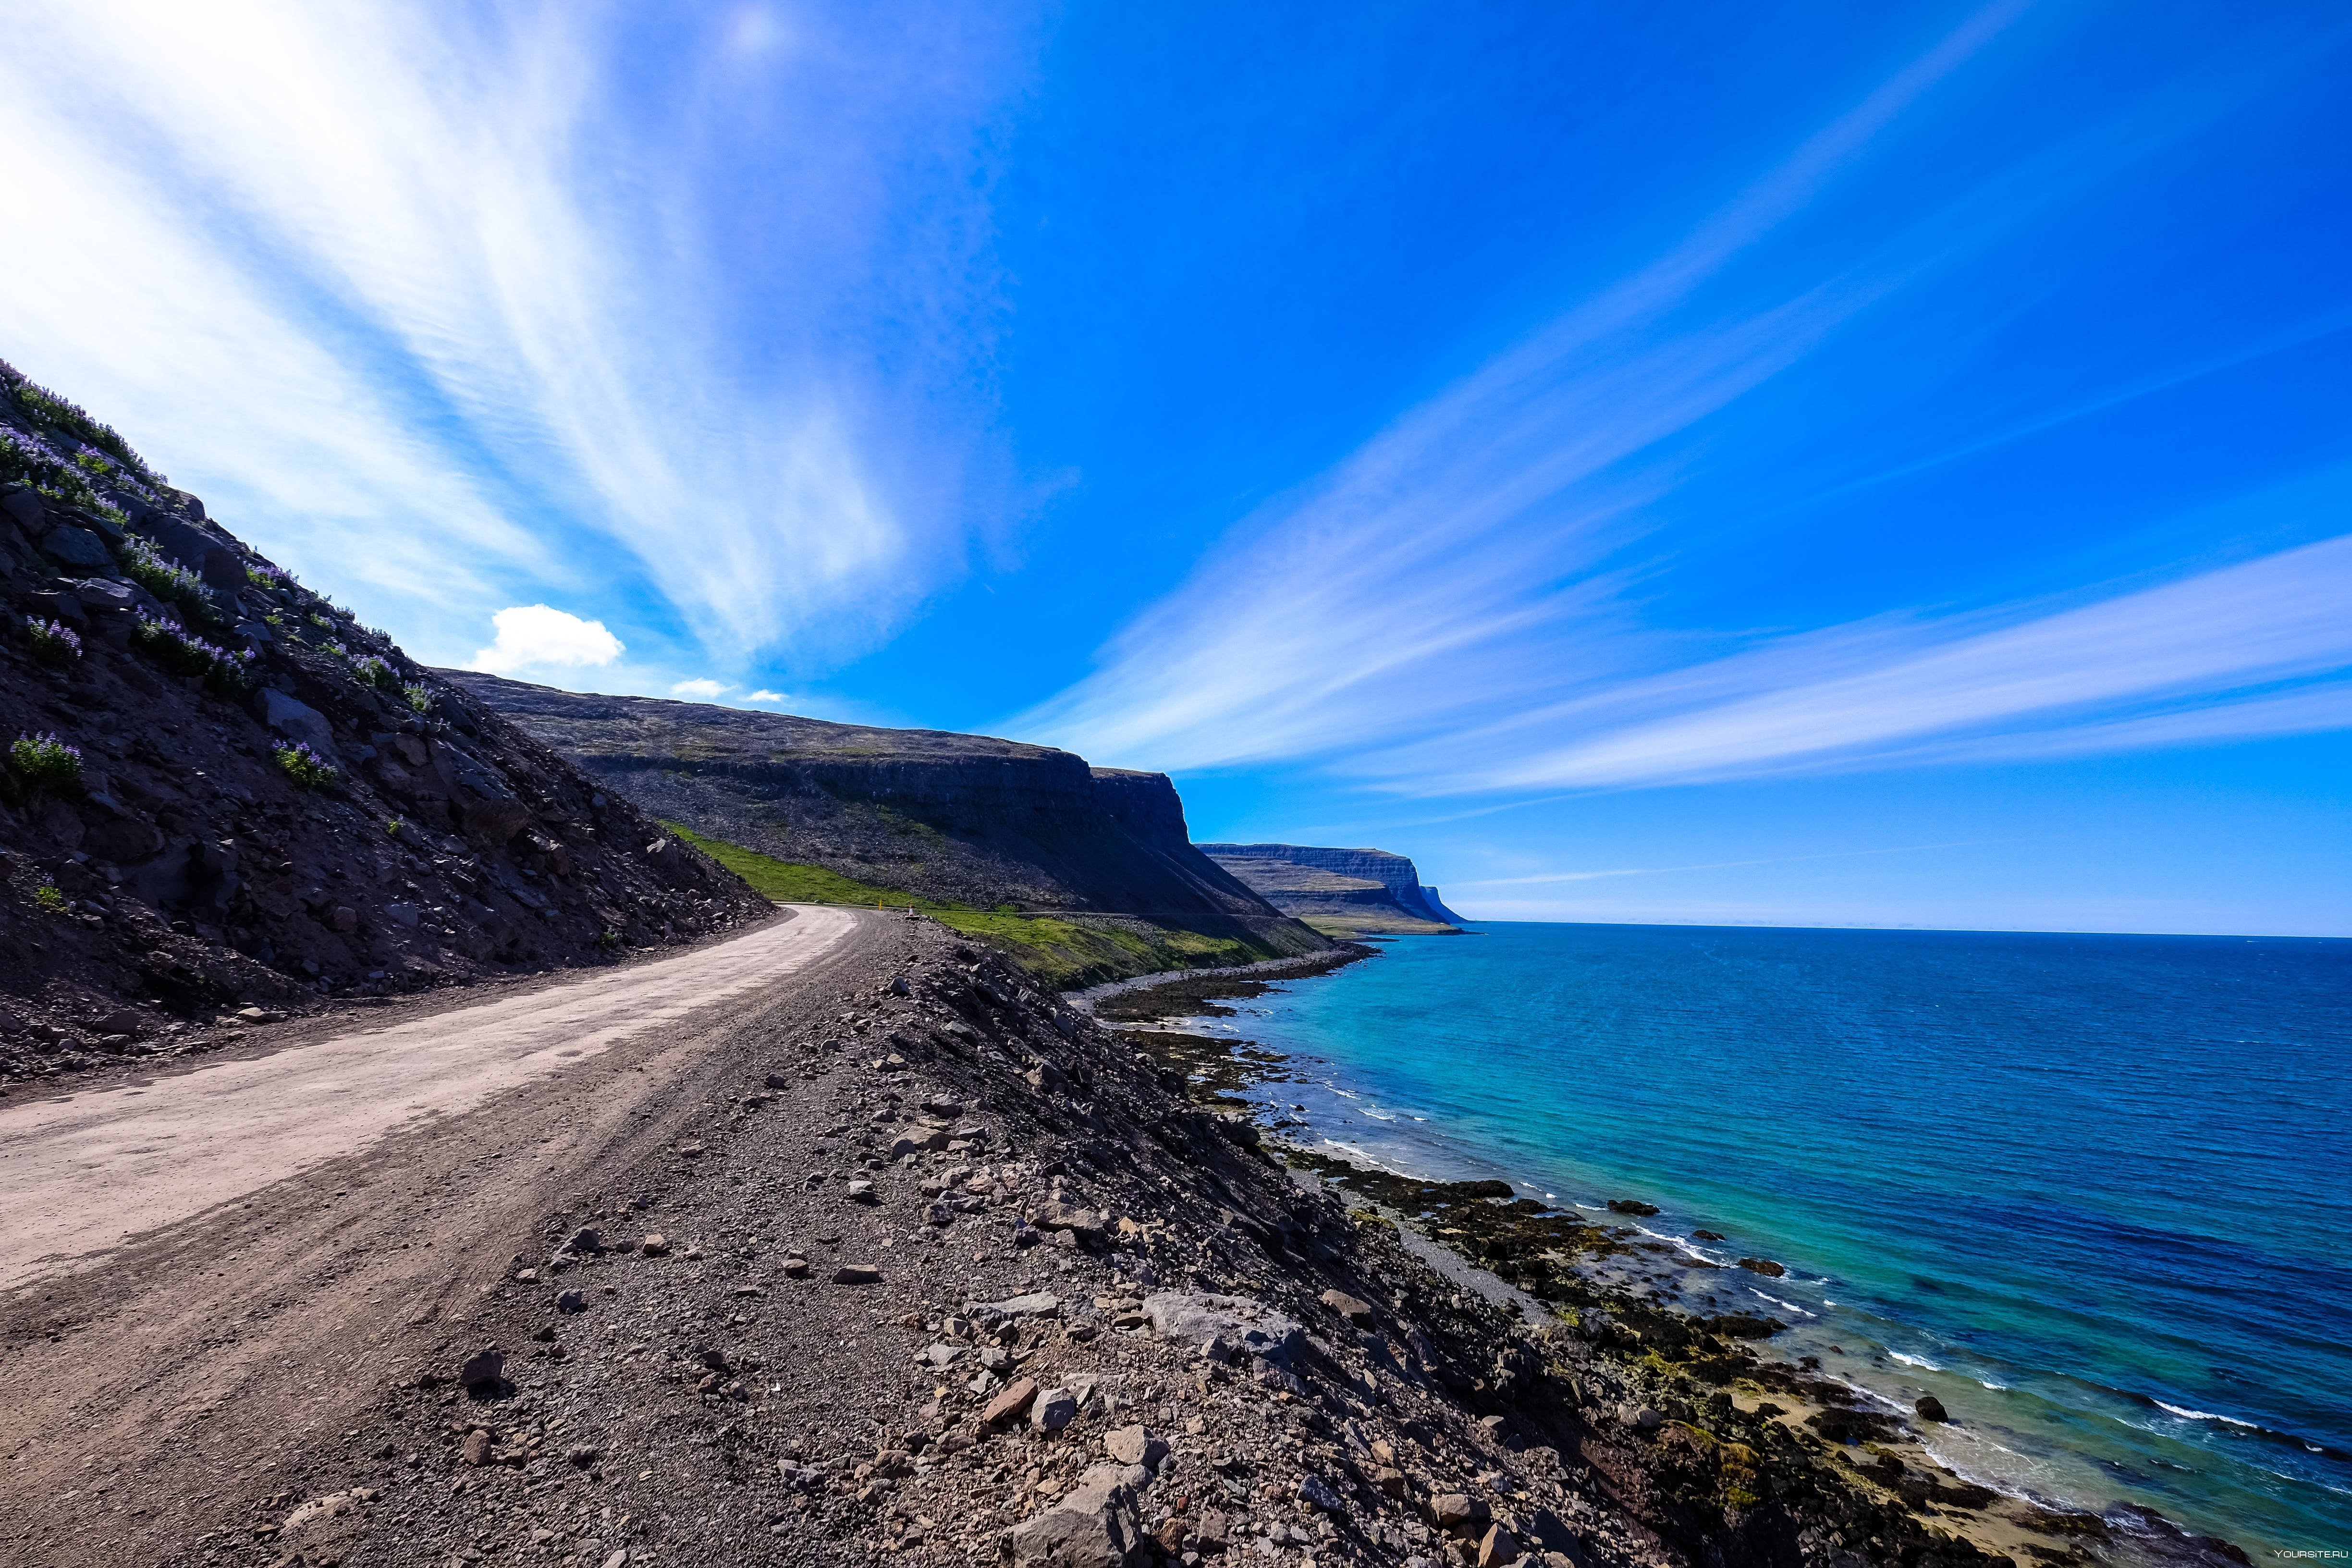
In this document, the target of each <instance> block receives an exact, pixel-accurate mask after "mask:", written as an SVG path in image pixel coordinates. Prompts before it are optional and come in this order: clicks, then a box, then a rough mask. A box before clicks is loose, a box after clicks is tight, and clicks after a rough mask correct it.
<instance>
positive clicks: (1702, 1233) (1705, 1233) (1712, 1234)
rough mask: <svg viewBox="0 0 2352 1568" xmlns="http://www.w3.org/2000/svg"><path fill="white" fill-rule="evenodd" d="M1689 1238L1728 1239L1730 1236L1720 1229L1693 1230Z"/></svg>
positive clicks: (1704, 1239)
mask: <svg viewBox="0 0 2352 1568" xmlns="http://www.w3.org/2000/svg"><path fill="white" fill-rule="evenodd" d="M1691 1239H1692V1240H1693V1241H1728V1240H1730V1239H1731V1238H1730V1237H1727V1236H1725V1235H1724V1234H1723V1233H1722V1232H1720V1231H1713V1230H1695V1231H1693V1232H1691Z"/></svg>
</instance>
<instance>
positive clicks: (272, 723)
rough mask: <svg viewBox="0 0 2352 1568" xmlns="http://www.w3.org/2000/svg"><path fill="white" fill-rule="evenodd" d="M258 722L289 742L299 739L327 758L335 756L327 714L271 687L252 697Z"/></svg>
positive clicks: (333, 740)
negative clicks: (257, 713) (257, 711)
mask: <svg viewBox="0 0 2352 1568" xmlns="http://www.w3.org/2000/svg"><path fill="white" fill-rule="evenodd" d="M254 705H255V707H256V708H257V709H258V710H259V711H260V714H261V721H262V722H263V723H265V724H267V725H268V726H269V727H270V728H271V729H273V730H275V731H278V733H279V734H281V735H283V736H285V737H286V738H287V739H288V740H289V741H299V742H303V743H304V744H306V745H308V746H309V747H310V749H311V750H312V751H314V752H318V753H319V754H320V756H322V757H325V758H328V759H329V760H330V761H331V760H333V759H334V756H335V731H334V728H333V726H331V725H330V724H329V723H328V722H327V716H326V715H325V714H323V713H321V712H320V711H319V710H317V709H316V708H313V707H311V706H310V704H309V703H307V702H299V701H297V700H295V699H293V698H292V697H289V696H288V695H287V694H286V693H285V692H283V691H280V690H278V689H277V688H276V687H274V686H265V687H263V688H262V689H260V691H258V692H257V693H256V694H255V696H254Z"/></svg>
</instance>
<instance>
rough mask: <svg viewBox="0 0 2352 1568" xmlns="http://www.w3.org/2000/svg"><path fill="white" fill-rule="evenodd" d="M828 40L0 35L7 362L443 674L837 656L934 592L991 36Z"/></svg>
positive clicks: (1007, 70) (119, 15) (571, 11)
mask: <svg viewBox="0 0 2352 1568" xmlns="http://www.w3.org/2000/svg"><path fill="white" fill-rule="evenodd" d="M844 15H845V14H844ZM844 15H835V16H818V15H814V14H811V13H805V12H801V11H788V10H787V9H785V8H783V7H781V6H770V5H734V6H728V7H723V8H719V7H714V8H711V9H709V10H707V11H700V10H696V9H693V8H684V9H680V10H677V11H672V12H667V13H664V14H663V15H662V16H660V17H658V18H638V17H635V16H632V15H631V14H630V13H629V12H627V11H626V10H625V9H624V8H619V7H604V6H594V5H583V6H546V7H526V8H507V9H504V10H499V9H498V8H491V9H488V10H482V9H476V8H467V7H448V6H429V5H411V4H403V3H401V0H373V3H367V4H360V5H339V6H331V7H321V6H314V5H296V4H290V3H288V0H235V3H232V4H228V5H214V6H205V7H198V8H191V7H187V6H175V5H165V4H160V3H148V0H100V3H96V4H77V5H50V4H40V3H34V4H28V5H19V6H16V7H13V8H12V10H11V14H10V18H9V37H10V47H9V48H8V50H7V51H5V56H0V144H5V146H6V147H7V148H8V149H9V153H8V163H9V171H10V172H9V184H10V196H9V202H8V206H9V214H8V216H7V219H6V226H7V247H8V250H9V261H8V266H7V267H6V268H5V269H0V321H5V335H6V342H5V346H0V353H5V354H6V355H7V356H8V357H10V358H11V359H13V360H15V361H16V362H17V363H19V364H20V366H21V368H24V369H26V371H28V372H29V373H31V374H34V375H35V376H36V377H37V378H43V379H54V380H55V381H57V382H58V384H59V385H60V386H61V388H62V389H63V390H65V391H67V392H68V394H70V395H73V396H75V397H76V398H78V399H79V400H81V401H84V402H86V403H88V404H89V405H91V406H92V407H93V408H96V409H98V410H100V412H101V413H102V414H104V415H105V416H107V417H109V418H110V419H111V420H113V421H114V422H116V423H117V424H119V425H120V426H121V427H123V428H124V429H125V430H127V431H129V432H131V434H132V435H133V437H134V438H135V439H137V440H138V441H139V442H140V443H141V444H142V446H143V447H151V448H153V455H154V456H155V457H156V458H157V459H158V460H159V461H160V462H161V463H163V466H165V467H166V468H171V469H173V471H174V477H175V478H177V479H180V480H181V481H182V482H183V483H186V484H190V485H191V486H192V487H194V488H199V489H202V490H203V491H204V492H205V493H206V494H207V496H208V498H209V499H210V500H213V501H214V503H215V510H221V511H223V512H225V513H226V514H227V515H228V516H229V517H230V519H231V520H232V521H233V522H235V523H236V525H237V526H239V527H240V528H241V529H243V530H244V531H247V533H249V534H251V535H253V536H255V537H257V541H258V542H262V543H264V544H265V546H266V547H268V548H270V549H272V550H273V551H274V552H277V553H279V554H281V555H284V556H286V557H287V558H289V561H290V562H291V563H294V564H296V565H298V566H301V565H305V564H315V563H324V562H326V561H328V560H329V559H331V560H332V561H333V563H334V566H335V571H336V575H337V577H338V579H339V580H341V581H343V582H347V583H357V584H368V585H370V586H372V587H373V589H375V590H376V591H378V592H379V593H380V594H381V595H383V596H385V597H386V598H388V599H394V600H397V601H401V602H402V608H403V609H404V611H407V612H412V613H410V614H407V615H404V617H403V618H404V621H406V622H408V623H409V624H412V625H415V626H416V627H417V629H418V632H419V633H420V635H421V637H422V640H423V641H424V642H425V644H426V645H427V650H426V651H430V650H431V645H433V644H436V643H437V644H438V645H439V653H440V656H441V657H444V658H448V657H454V656H456V655H457V654H458V653H459V652H460V651H461V650H462V648H463V647H467V646H470V640H469V639H470V638H472V637H476V636H478V626H479V624H480V621H481V620H482V619H483V618H485V617H487V616H488V612H489V610H490V609H492V608H494V607H496V606H497V605H499V604H501V603H512V602H514V601H516V600H519V599H527V598H529V597H532V596H537V595H550V596H552V595H553V593H555V592H561V593H562V594H563V595H564V596H565V597H567V598H571V599H574V600H576V599H578V598H579V597H580V596H581V595H582V594H583V593H597V594H601V595H604V603H603V604H600V605H598V606H597V607H598V608H599V609H600V610H607V611H609V610H611V609H613V608H614V607H615V603H616V602H618V603H619V604H621V605H623V606H625V607H631V608H632V609H633V613H634V614H635V616H637V617H638V618H639V619H640V620H641V621H642V622H644V623H646V624H648V625H650V626H654V627H656V628H658V629H659V632H660V633H661V635H664V636H667V637H672V638H673V639H674V640H676V641H677V642H679V643H682V644H685V645H688V647H692V646H694V645H697V644H698V645H700V647H702V648H704V649H708V650H710V651H712V652H715V653H717V654H718V655H719V656H720V657H723V658H740V657H742V656H743V655H745V654H747V653H748V652H749V651H750V650H752V649H757V648H781V647H789V648H791V649H792V650H793V651H794V652H797V653H800V654H802V655H803V656H809V657H824V656H828V655H837V654H839V653H841V652H844V651H845V650H849V649H854V648H856V647H863V646H867V645H869V644H870V643H871V641H872V640H873V639H874V638H875V637H877V636H880V635H882V634H883V633H885V632H886V631H887V629H888V628H889V627H891V626H893V625H894V624H895V623H896V622H897V620H898V618H899V617H900V616H903V615H904V614H905V613H906V611H907V610H908V607H909V606H910V605H913V604H914V603H915V602H916V601H917V600H918V599H919V597H920V595H922V594H923V593H924V592H926V591H927V590H929V588H930V587H932V586H935V585H936V584H937V582H938V581H939V577H940V574H942V573H946V574H953V573H954V572H955V571H957V570H958V569H959V563H960V562H961V550H962V540H961V531H962V527H963V524H962V523H961V521H959V519H958V517H957V515H956V511H955V507H954V504H953V501H954V498H955V496H956V495H957V494H958V492H959V488H960V486H961V485H962V484H963V483H964V481H965V480H966V479H968V478H970V476H971V471H972V465H973V464H974V463H975V462H978V461H980V460H981V458H979V457H976V455H975V454H976V452H977V450H978V447H977V443H978V442H979V440H980V437H979V436H978V435H977V432H978V431H979V429H980V428H981V426H982V425H984V424H985V421H986V419H987V417H988V411H987V409H986V407H985V406H984V401H983V402H975V401H974V398H975V396H979V397H981V398H982V399H983V400H984V396H985V393H984V385H983V384H984V382H985V376H984V374H981V375H976V374H974V372H975V367H976V366H978V365H981V364H983V363H984V362H985V358H986V355H987V353H988V352H989V339H988V330H987V328H986V324H985V318H986V316H987V311H988V308H989V306H988V299H987V293H988V290H989V289H990V288H991V286H992V285H991V283H990V281H989V275H988V271H987V266H986V260H985V247H986V244H987V213H986V209H985V203H984V196H983V195H981V194H979V193H978V192H977V191H976V188H975V180H974V178H973V176H974V174H975V169H974V167H973V164H972V162H971V160H972V158H973V157H975V156H977V154H976V153H973V152H972V151H971V147H972V144H973V143H974V141H975V139H974V138H973V137H972V136H971V126H972V124H973V123H974V121H976V120H977V119H980V118H984V117H985V116H986V115H987V114H988V113H990V112H992V108H993V106H994V105H995V104H996V103H997V102H998V101H1000V100H1001V97H1002V95H1003V93H1004V92H1005V91H1007V90H1009V89H1011V88H1012V87H1013V85H1014V84H1016V83H1017V81H1018V80H1019V79H1020V74H1021V70H1022V68H1023V64H1022V58H1021V57H1022V47H1023V44H1022V37H1021V26H1022V25H1023V24H1022V23H1021V22H1020V21H1019V20H1018V19H1017V18H1013V17H1012V16H1009V15H1008V16H1007V18H1006V19H1005V20H1004V21H1003V24H1002V25H999V26H976V25H974V24H971V23H969V22H964V23H958V22H956V21H955V20H954V19H953V18H952V17H950V16H943V15H929V14H923V15H915V14H908V15H906V16H900V17H898V18H897V19H896V20H895V21H886V20H881V19H872V18H869V19H866V20H865V21H859V20H856V19H854V18H853V19H848V20H845V19H844ZM894 27H898V28H905V29H908V30H909V32H910V33H914V34H921V35H922V36H923V37H924V38H925V39H926V41H927V44H928V43H936V44H938V45H940V47H924V48H921V49H910V48H902V47H898V46H899V45H900V44H901V43H903V42H904V41H905V40H904V39H901V38H899V37H897V36H896V35H895V34H894V33H893V32H892V31H891V29H892V28H894ZM656 32H657V33H658V35H659V37H658V43H659V45H660V47H658V48H656V47H650V46H651V45H652V44H653V43H654V42H656V40H655V38H654V37H652V35H653V34H654V33H656ZM950 46H953V47H950ZM910 213H911V214H913V215H914V216H910ZM916 222H919V223H920V224H921V225H922V226H924V240H923V243H922V244H921V245H919V246H917V247H911V248H908V247H897V248H894V247H895V246H896V241H895V239H894V236H896V235H898V233H899V232H900V231H902V230H903V229H904V228H905V227H906V226H908V225H909V224H910V223H916ZM976 385H979V386H982V391H981V392H980V393H978V394H975V393H974V392H973V390H972V388H973V387H974V386H976ZM631 600H634V601H635V603H634V605H629V601H631ZM468 623H470V625H469V624H468Z"/></svg>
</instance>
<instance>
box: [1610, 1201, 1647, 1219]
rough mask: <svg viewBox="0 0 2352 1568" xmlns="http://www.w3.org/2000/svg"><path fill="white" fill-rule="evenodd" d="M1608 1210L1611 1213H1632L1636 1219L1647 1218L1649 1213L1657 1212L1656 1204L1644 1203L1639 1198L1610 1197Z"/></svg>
mask: <svg viewBox="0 0 2352 1568" xmlns="http://www.w3.org/2000/svg"><path fill="white" fill-rule="evenodd" d="M1609 1212H1610V1213H1611V1214H1628V1215H1633V1216H1634V1217H1635V1218H1636V1219H1647V1218H1649V1216H1650V1215H1654V1214H1655V1213H1657V1212H1658V1205H1655V1204H1645V1203H1643V1201H1642V1200H1641V1199H1639V1198H1611V1199H1610V1200H1609Z"/></svg>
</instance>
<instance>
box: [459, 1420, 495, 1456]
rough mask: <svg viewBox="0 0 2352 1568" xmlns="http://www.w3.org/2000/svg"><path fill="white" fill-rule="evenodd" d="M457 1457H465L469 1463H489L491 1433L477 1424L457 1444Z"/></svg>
mask: <svg viewBox="0 0 2352 1568" xmlns="http://www.w3.org/2000/svg"><path fill="white" fill-rule="evenodd" d="M457 1458H460V1459H463V1460H464V1461H465V1462H466V1463H467V1464H469V1465H487V1464H488V1463H489V1462H490V1435H489V1434H488V1432H485V1431H483V1430H482V1429H481V1428H480V1427H479V1426H477V1427H475V1428H474V1429H473V1430H472V1431H470V1432H468V1433H467V1434H466V1436H465V1438H464V1440H463V1441H461V1442H460V1443H458V1445H457Z"/></svg>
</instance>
